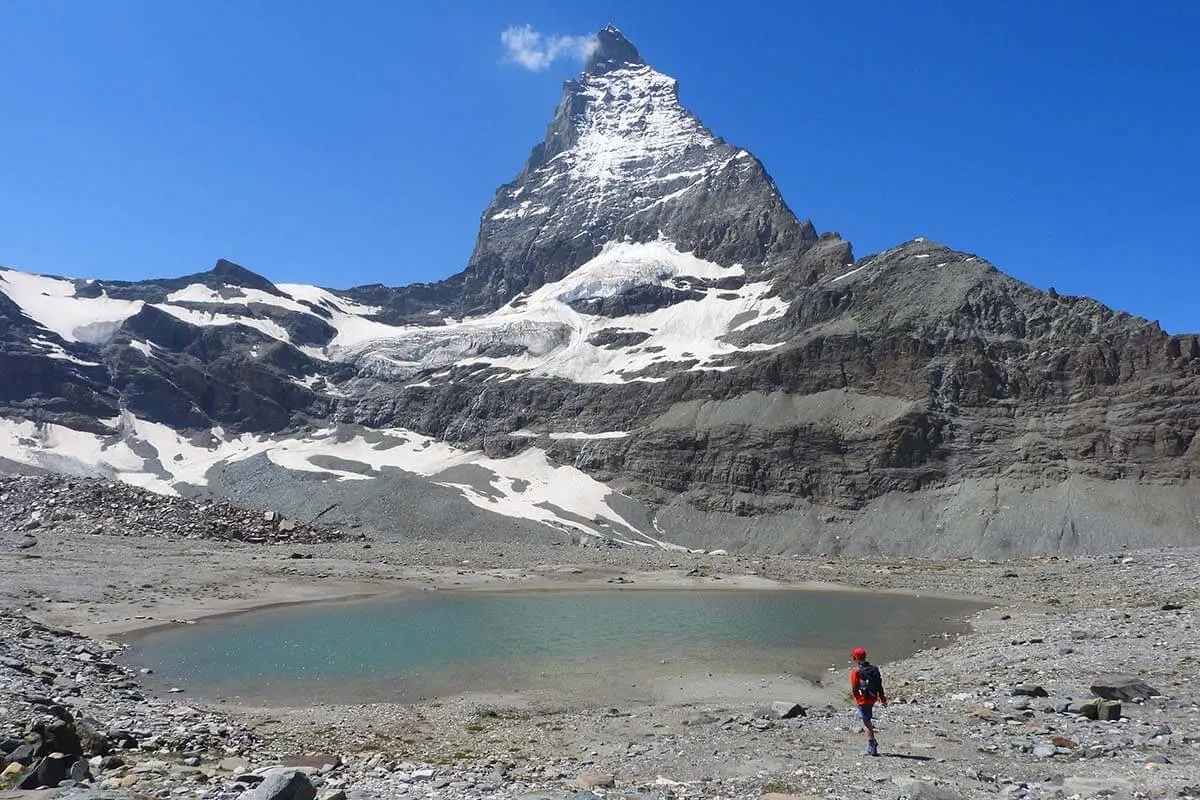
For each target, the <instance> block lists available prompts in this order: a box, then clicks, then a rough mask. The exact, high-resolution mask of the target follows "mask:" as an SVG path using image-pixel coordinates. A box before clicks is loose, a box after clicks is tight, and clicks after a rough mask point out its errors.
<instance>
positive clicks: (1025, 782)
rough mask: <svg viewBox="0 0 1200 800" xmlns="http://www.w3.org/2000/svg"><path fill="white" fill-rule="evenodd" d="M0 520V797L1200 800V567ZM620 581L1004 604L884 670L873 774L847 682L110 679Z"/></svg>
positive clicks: (1161, 558)
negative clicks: (400, 613) (205, 639)
mask: <svg viewBox="0 0 1200 800" xmlns="http://www.w3.org/2000/svg"><path fill="white" fill-rule="evenodd" d="M0 495H3V497H4V501H3V504H2V505H0V559H2V563H0V569H2V570H3V575H4V579H3V580H2V581H0V607H2V608H3V611H2V612H0V626H2V627H3V630H4V631H5V636H4V637H3V638H2V639H0V755H2V756H3V765H4V766H3V777H2V778H0V787H3V796H14V797H15V796H22V797H38V798H42V797H51V796H57V797H68V798H78V799H79V800H85V798H95V799H96V800H99V798H108V799H109V800H122V798H133V797H147V798H172V797H178V798H186V797H193V798H213V799H214V800H215V799H217V798H221V799H226V798H228V799H229V800H232V798H236V797H245V798H247V800H313V798H320V799H321V800H340V799H341V798H351V799H355V798H361V799H362V800H367V798H444V800H461V799H465V798H492V797H494V798H521V799H522V800H539V799H540V798H547V800H568V799H570V798H575V799H576V800H593V799H594V798H604V799H605V800H607V799H608V798H646V800H650V799H651V798H664V799H669V798H679V799H680V800H683V799H684V798H692V797H695V798H700V797H727V798H743V797H744V798H758V797H767V796H769V797H772V798H779V797H781V796H785V795H786V796H792V797H801V798H831V800H832V799H835V798H847V799H849V798H862V797H876V798H888V799H889V800H893V799H894V800H899V799H900V798H924V799H925V800H940V799H941V798H976V797H979V798H983V797H1005V798H1072V797H1077V798H1091V797H1114V798H1134V797H1144V798H1168V797H1169V798H1176V797H1200V708H1198V706H1197V702H1200V669H1198V661H1197V660H1198V659H1200V636H1198V635H1197V622H1198V621H1200V620H1198V619H1197V609H1198V608H1200V580H1198V579H1197V575H1198V574H1200V572H1198V570H1200V550H1197V549H1174V550H1154V551H1129V552H1122V553H1117V554H1110V555H1095V556H1080V557H1072V558H1069V559H1067V558H1063V559H1056V558H1036V559H1026V560H1008V561H985V560H953V561H930V560H918V559H896V560H885V559H858V558H853V559H852V558H840V559H830V558H798V557H791V556H786V557H785V556H766V557H762V556H759V557H753V558H749V557H739V556H737V555H724V556H721V555H703V554H688V553H667V552H659V551H649V550H645V549H633V548H602V549H596V548H577V547H556V546H549V545H547V546H540V545H539V546H534V545H521V544H508V543H504V544H499V543H495V542H490V543H479V544H471V543H462V542H434V541H412V542H402V543H380V542H363V541H346V540H344V539H342V537H340V536H339V535H338V534H337V533H336V532H335V531H326V530H321V529H319V528H317V529H309V528H305V527H303V526H296V528H294V529H291V530H287V531H281V530H280V529H279V528H280V526H279V524H278V522H277V521H276V520H272V519H269V518H266V517H265V515H264V514H263V512H261V511H257V512H250V511H242V510H240V509H233V508H232V507H228V506H216V505H205V504H202V503H191V502H189V501H178V500H170V499H165V498H155V499H154V500H149V499H148V498H153V497H154V496H152V495H151V496H144V495H143V493H141V492H139V491H138V490H134V489H129V488H128V487H112V486H110V485H108V484H103V483H98V482H87V481H74V480H63V479H49V478H36V479H29V478H22V479H16V480H7V481H3V482H0ZM36 498H41V499H40V500H39V499H36ZM147 503H160V504H159V505H147ZM39 511H40V512H41V513H40V514H39V513H38V512H39ZM135 519H137V520H140V522H137V523H136V524H135V522H134V520H135ZM33 520H37V521H38V523H39V524H38V525H30V524H29V523H30V522H31V521H33ZM96 527H100V528H101V530H98V531H97V530H95V528H96ZM214 531H215V533H214ZM30 534H32V535H30ZM293 534H294V535H293ZM150 566H152V569H147V567H150ZM611 583H619V584H621V585H623V586H629V585H631V584H632V585H633V586H638V585H641V586H655V587H679V588H688V587H704V588H717V587H729V588H732V589H736V588H738V587H753V588H763V587H767V586H784V585H801V586H823V587H825V588H828V586H829V585H831V584H839V585H844V586H848V587H861V588H865V589H872V590H880V591H906V592H920V593H929V594H944V595H953V596H964V595H976V596H980V597H985V598H991V599H993V600H994V601H995V604H994V605H993V606H991V607H989V608H988V609H986V610H984V611H981V612H979V613H978V614H977V615H975V617H974V618H973V619H972V621H971V622H972V632H971V633H969V634H967V635H965V636H962V637H960V638H958V639H956V640H944V641H939V642H934V643H931V644H936V645H938V646H937V647H936V649H934V648H931V649H926V650H923V651H921V652H919V653H917V654H916V655H915V656H913V657H911V658H907V659H904V660H901V661H889V660H888V658H887V655H886V654H883V653H880V654H875V655H876V656H877V660H878V662H879V663H881V665H882V668H883V672H884V677H885V681H886V683H887V687H888V693H889V696H890V697H891V698H892V702H891V704H890V706H889V707H888V708H887V709H880V710H879V711H878V713H877V720H878V723H877V726H878V731H879V741H880V750H881V755H880V757H878V758H870V757H867V756H865V755H863V744H864V742H863V738H862V734H861V732H860V730H859V726H858V724H857V722H856V717H855V716H854V714H853V712H852V709H851V707H850V702H849V698H848V696H847V692H846V691H845V689H844V688H843V687H844V685H845V683H846V674H845V671H844V669H843V670H840V671H836V672H830V673H829V675H828V678H827V679H826V680H824V681H822V684H821V685H820V686H817V687H814V688H813V690H812V691H811V692H809V693H806V694H805V695H804V696H803V697H798V696H794V695H787V694H780V690H779V689H778V686H779V684H777V683H775V682H772V681H771V680H768V679H767V678H763V679H762V680H761V681H759V682H757V683H754V684H753V685H739V686H736V687H735V686H732V685H721V676H716V678H714V681H715V683H714V685H713V686H711V687H708V689H709V691H708V696H707V697H705V698H704V699H701V700H696V701H689V702H686V703H660V704H656V705H648V706H630V707H622V708H588V707H574V706H571V705H570V704H564V703H561V702H558V703H547V702H543V701H539V700H538V699H537V698H531V697H519V696H504V697H498V696H461V697H448V698H443V699H441V700H437V701H430V702H425V703H421V704H417V705H389V704H372V705H356V706H339V705H330V704H322V703H320V702H319V698H317V701H316V702H314V703H313V704H312V705H309V706H306V707H302V708H292V707H274V708H259V707H253V706H248V705H237V706H235V705H229V704H221V703H205V702H204V701H202V700H200V699H199V698H195V697H191V696H189V693H188V688H187V687H186V686H181V687H174V688H177V689H178V691H176V690H174V688H173V690H172V691H163V692H161V693H160V694H156V693H154V692H153V691H152V690H151V689H150V688H148V685H147V684H146V683H145V681H144V680H143V678H144V676H143V675H140V674H139V671H138V669H137V668H136V666H134V665H129V664H127V663H126V662H125V661H124V660H122V659H121V658H120V654H121V652H122V650H123V648H124V645H123V644H122V643H121V641H120V640H119V634H121V633H124V632H128V631H131V630H135V629H137V628H141V627H146V626H149V625H156V624H171V623H172V622H175V623H184V622H189V621H194V620H195V619H196V618H198V617H201V616H204V615H207V614H212V613H219V612H225V611H233V610H239V609H244V608H251V607H254V606H257V605H262V604H265V603H272V602H280V601H289V600H309V599H322V598H325V599H331V598H335V597H346V596H350V595H356V594H365V593H370V592H385V591H394V590H397V589H401V588H412V587H420V588H426V589H432V588H463V589H505V588H512V587H521V588H554V587H561V588H569V587H601V586H606V585H609V584H611ZM880 609H881V613H886V600H881V604H880ZM732 681H733V679H732V678H731V679H730V682H732ZM702 694H703V693H702Z"/></svg>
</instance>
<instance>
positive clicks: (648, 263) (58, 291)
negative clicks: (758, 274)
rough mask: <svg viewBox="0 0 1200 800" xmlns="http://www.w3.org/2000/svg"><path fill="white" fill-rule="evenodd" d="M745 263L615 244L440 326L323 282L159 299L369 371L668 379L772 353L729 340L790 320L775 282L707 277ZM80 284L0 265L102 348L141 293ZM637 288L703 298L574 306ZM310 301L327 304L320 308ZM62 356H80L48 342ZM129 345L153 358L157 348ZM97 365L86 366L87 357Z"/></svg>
mask: <svg viewBox="0 0 1200 800" xmlns="http://www.w3.org/2000/svg"><path fill="white" fill-rule="evenodd" d="M743 275H744V271H743V269H742V267H741V266H738V265H735V266H732V267H722V266H719V265H717V264H714V263H712V262H709V261H705V260H703V259H700V258H697V257H695V256H694V255H692V254H691V253H683V252H680V251H679V250H678V249H677V248H676V246H675V245H674V244H672V243H671V242H667V241H661V240H660V241H656V242H648V243H632V242H611V243H609V244H607V245H605V246H604V248H603V249H602V250H601V252H600V253H599V254H598V255H597V256H596V257H595V258H593V259H591V260H590V261H588V262H587V263H585V264H583V265H582V266H581V267H579V268H578V269H576V270H575V271H574V272H572V273H570V274H569V275H567V276H566V277H564V278H563V279H561V280H559V281H556V282H554V283H549V284H546V285H544V286H542V287H540V288H539V289H537V290H536V291H534V292H533V293H531V294H528V295H520V296H518V297H515V298H513V300H511V301H510V302H509V303H508V304H507V305H505V306H503V307H502V308H499V309H497V310H496V311H494V312H492V313H490V314H487V315H484V316H481V317H475V318H469V319H465V320H454V319H451V318H444V320H443V322H444V323H445V324H443V325H440V326H436V327H422V326H393V325H387V324H385V323H382V322H379V321H377V320H374V319H371V317H372V316H373V315H374V314H376V313H378V311H379V309H377V308H374V307H371V306H366V305H362V304H359V303H355V302H353V301H350V300H347V299H346V298H343V297H339V296H338V295H337V294H335V293H334V292H331V291H329V290H327V289H321V288H318V287H315V286H305V285H301V284H280V285H279V286H278V287H277V288H279V290H280V291H281V292H282V293H283V294H282V296H280V295H276V294H272V293H270V292H265V291H262V290H258V289H245V288H242V287H232V286H231V287H222V288H217V289H214V288H212V287H209V286H205V285H203V284H192V285H190V286H187V287H184V288H183V289H179V290H177V291H174V292H171V293H170V294H169V295H168V296H167V298H166V302H163V303H155V304H153V306H154V307H155V308H157V309H160V310H162V311H164V312H166V313H168V314H170V315H171V316H173V317H175V318H176V319H179V320H182V321H184V322H187V323H189V324H191V325H196V326H200V327H206V326H223V325H243V326H246V327H248V328H252V329H254V330H256V331H258V332H260V333H262V334H264V335H266V336H268V337H270V338H273V339H277V340H279V341H281V342H286V343H288V344H291V345H292V346H293V347H296V348H297V349H299V350H301V351H303V352H304V353H306V354H308V355H309V356H311V357H313V358H317V359H320V360H330V361H351V362H353V363H354V364H355V365H356V366H357V367H358V368H359V370H360V372H361V373H362V374H364V375H369V376H372V377H376V378H387V379H391V380H399V381H404V380H408V379H410V378H417V377H418V376H420V377H422V378H426V379H432V380H436V379H437V378H438V376H437V373H438V371H439V370H443V369H445V368H447V367H450V366H454V365H477V366H479V367H481V368H482V367H488V366H491V367H499V368H503V369H505V370H508V371H510V372H511V373H512V376H513V377H517V376H521V375H530V376H539V377H558V378H565V379H567V380H572V381H577V382H580V383H621V382H626V381H631V380H640V381H660V380H663V378H661V377H657V376H654V375H645V374H642V373H643V372H644V371H646V370H649V369H651V368H654V367H661V366H664V365H669V364H686V365H687V366H688V367H689V368H691V369H716V368H719V367H718V366H717V365H715V364H713V363H712V362H713V361H714V360H715V359H717V358H719V357H720V356H723V355H727V354H729V353H734V352H738V351H745V350H761V349H769V348H770V347H772V346H774V345H771V344H752V345H748V346H740V347H739V346H735V345H732V344H729V343H727V342H725V341H724V339H723V337H725V336H726V335H727V334H730V333H733V332H735V331H738V330H742V329H745V328H746V327H749V326H751V325H755V324H758V323H760V322H763V321H766V320H770V319H774V318H777V317H779V316H782V315H783V313H784V312H785V311H786V310H787V304H786V303H785V302H783V301H782V300H780V299H779V298H778V297H772V296H769V295H770V290H771V286H770V284H769V283H765V282H758V283H748V284H744V285H742V286H741V287H740V288H738V289H717V288H712V287H711V286H709V285H708V284H710V283H711V282H713V281H717V280H720V279H723V278H740V277H742V276H743ZM76 286H77V284H76V282H74V281H70V280H65V279H62V278H50V277H43V276H39V275H29V274H26V273H22V272H14V271H11V270H4V271H0V292H3V293H5V294H7V295H8V296H9V297H10V298H11V299H12V300H13V301H14V302H16V303H17V304H18V305H19V306H20V307H21V310H22V311H23V312H24V313H25V314H26V315H27V316H28V317H30V318H31V319H33V320H34V321H35V322H37V323H38V324H40V325H42V326H43V327H45V328H46V329H47V330H48V331H50V332H52V333H54V334H57V335H58V336H59V337H61V338H62V339H64V340H66V341H72V342H84V343H87V344H93V345H97V346H102V345H104V344H107V343H108V341H110V340H111V339H112V337H113V336H114V335H115V334H116V332H117V330H118V329H119V328H120V326H121V324H122V323H123V322H124V321H125V320H126V319H128V318H129V317H131V316H133V315H134V314H136V313H138V311H140V310H141V309H142V307H143V305H144V303H143V302H142V301H130V300H118V299H115V298H111V297H108V296H107V295H106V294H103V293H102V294H101V295H100V296H99V297H95V298H89V297H80V296H78V294H77V289H76ZM639 287H663V288H666V289H678V288H680V287H686V288H688V289H689V291H692V292H695V293H697V294H698V299H688V300H684V301H682V302H678V303H675V304H674V305H670V306H667V307H665V308H660V309H658V310H655V311H651V312H649V313H645V314H632V315H628V316H621V317H606V316H598V315H592V314H587V313H583V312H580V311H577V310H575V309H574V308H572V307H571V304H573V303H576V304H577V303H579V302H580V301H587V300H603V299H606V298H616V297H620V296H622V295H624V294H626V293H627V292H629V291H631V290H634V289H637V288H639ZM262 306H270V307H274V308H276V309H279V310H280V311H285V312H289V313H293V314H307V315H312V316H315V317H317V318H319V319H321V320H323V321H324V322H326V323H327V324H329V325H330V326H332V327H333V328H334V330H335V331H336V334H335V336H334V337H333V339H332V340H331V341H330V342H329V343H328V344H327V345H326V346H325V347H315V346H312V345H306V344H299V343H296V342H293V341H292V339H291V337H290V335H289V334H288V331H287V330H286V329H285V328H284V326H283V325H281V324H280V323H279V322H277V321H275V320H274V319H268V318H265V317H263V316H262V315H261V314H258V313H257V312H256V311H255V309H257V308H259V307H262ZM313 306H316V307H318V308H321V309H324V311H325V312H326V314H327V316H326V315H323V314H318V313H317V312H315V311H314V310H313ZM601 331H607V332H617V333H620V334H639V335H640V338H641V339H642V341H639V342H637V343H636V344H632V345H615V344H608V345H595V344H592V343H591V341H589V340H590V339H591V338H592V337H593V335H595V334H597V333H600V332H601ZM43 344H44V346H45V347H46V349H47V350H48V351H49V354H50V355H52V356H53V357H56V358H64V359H70V360H77V359H74V357H72V356H70V355H68V354H67V353H65V352H63V351H62V348H61V347H60V346H59V345H57V344H56V343H54V342H53V341H50V340H45V341H43ZM132 346H134V347H135V348H137V349H139V350H141V351H142V352H143V353H145V354H147V355H150V354H151V353H152V349H151V346H150V345H149V344H148V343H146V342H141V341H136V340H135V341H134V342H132ZM80 363H90V362H80Z"/></svg>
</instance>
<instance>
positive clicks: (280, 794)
mask: <svg viewBox="0 0 1200 800" xmlns="http://www.w3.org/2000/svg"><path fill="white" fill-rule="evenodd" d="M316 796H317V789H316V787H315V786H313V783H312V781H311V780H310V779H309V777H308V776H307V775H305V774H304V773H303V772H301V771H300V770H285V769H281V770H278V771H276V772H272V773H270V774H268V775H267V776H266V777H265V778H264V779H263V781H262V783H260V784H259V785H258V786H256V787H254V789H253V790H252V791H251V792H250V793H249V798H250V800H314V798H315V797H316Z"/></svg>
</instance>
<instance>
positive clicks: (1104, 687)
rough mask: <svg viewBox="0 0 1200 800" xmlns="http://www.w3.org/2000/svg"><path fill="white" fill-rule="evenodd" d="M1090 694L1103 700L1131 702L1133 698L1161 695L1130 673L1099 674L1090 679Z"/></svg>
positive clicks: (1144, 698)
mask: <svg viewBox="0 0 1200 800" xmlns="http://www.w3.org/2000/svg"><path fill="white" fill-rule="evenodd" d="M1091 690H1092V694H1094V695H1096V696H1097V697H1101V698H1104V699H1105V700H1126V701H1130V702H1133V701H1135V700H1149V699H1150V698H1151V697H1155V696H1158V695H1161V694H1162V692H1160V691H1158V690H1157V689H1155V688H1154V687H1152V686H1150V685H1149V684H1148V683H1146V682H1145V681H1143V680H1142V679H1141V678H1135V677H1133V676H1130V675H1118V674H1109V675H1100V676H1098V677H1096V679H1095V680H1093V681H1092V685H1091Z"/></svg>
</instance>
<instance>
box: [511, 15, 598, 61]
mask: <svg viewBox="0 0 1200 800" xmlns="http://www.w3.org/2000/svg"><path fill="white" fill-rule="evenodd" d="M500 41H501V42H503V43H504V49H505V51H506V52H505V56H506V59H505V60H507V61H511V62H512V63H514V64H519V65H520V66H522V67H524V68H525V69H528V70H533V71H535V72H536V71H538V70H543V69H545V68H546V67H548V66H550V65H551V64H553V63H554V62H555V61H557V60H558V59H560V58H575V59H579V60H580V61H583V60H584V59H586V58H587V57H588V56H589V55H591V53H592V50H594V49H595V47H596V37H594V36H542V34H540V33H538V32H537V31H535V30H534V29H533V26H532V25H513V26H510V27H509V28H507V29H506V30H505V31H504V32H502V33H501V34H500Z"/></svg>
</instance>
